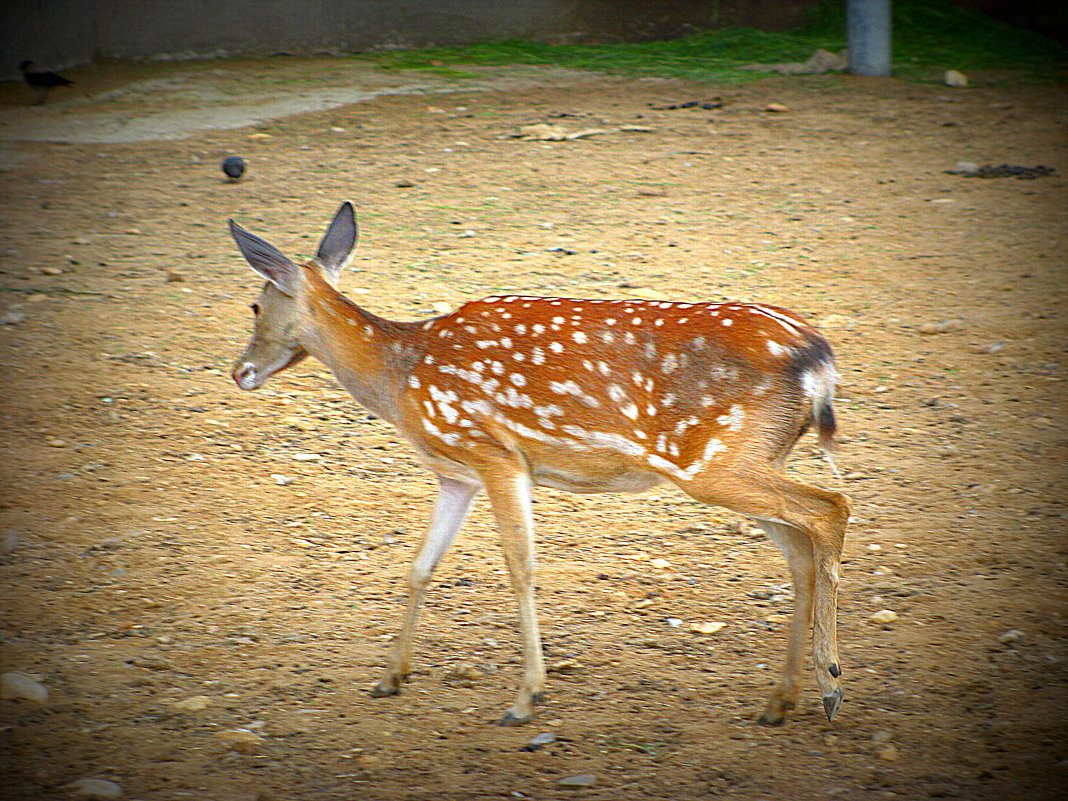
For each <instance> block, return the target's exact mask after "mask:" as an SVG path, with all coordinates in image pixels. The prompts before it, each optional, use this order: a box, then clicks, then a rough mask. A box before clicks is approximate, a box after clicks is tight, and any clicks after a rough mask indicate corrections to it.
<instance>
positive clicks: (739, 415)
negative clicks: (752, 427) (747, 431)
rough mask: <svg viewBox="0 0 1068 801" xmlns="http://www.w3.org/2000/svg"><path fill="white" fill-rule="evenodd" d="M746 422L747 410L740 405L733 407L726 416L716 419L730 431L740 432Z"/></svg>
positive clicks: (722, 415)
mask: <svg viewBox="0 0 1068 801" xmlns="http://www.w3.org/2000/svg"><path fill="white" fill-rule="evenodd" d="M744 421H745V410H744V409H743V408H742V407H741V406H739V405H738V404H735V405H734V406H731V408H730V409H729V410H728V411H727V413H726V414H721V415H720V416H719V417H717V418H716V422H717V423H719V424H720V425H721V426H724V427H726V428H727V429H728V430H730V431H739V430H740V429H741V427H742V423H743V422H744Z"/></svg>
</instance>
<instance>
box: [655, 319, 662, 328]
mask: <svg viewBox="0 0 1068 801" xmlns="http://www.w3.org/2000/svg"><path fill="white" fill-rule="evenodd" d="M663 324H664V318H663V317H657V318H656V319H655V320H653V325H655V326H656V327H657V328H659V327H660V326H662V325H663Z"/></svg>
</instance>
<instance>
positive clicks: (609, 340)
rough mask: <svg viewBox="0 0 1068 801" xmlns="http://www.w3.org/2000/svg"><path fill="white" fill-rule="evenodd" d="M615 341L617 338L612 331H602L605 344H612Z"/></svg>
mask: <svg viewBox="0 0 1068 801" xmlns="http://www.w3.org/2000/svg"><path fill="white" fill-rule="evenodd" d="M615 341H616V338H615V337H614V336H613V335H612V332H611V331H602V332H601V342H603V343H604V344H606V345H611V344H612V343H613V342H615Z"/></svg>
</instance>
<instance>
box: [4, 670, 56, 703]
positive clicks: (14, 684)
mask: <svg viewBox="0 0 1068 801" xmlns="http://www.w3.org/2000/svg"><path fill="white" fill-rule="evenodd" d="M0 698H3V699H4V700H5V701H34V702H35V703H38V704H43V703H45V702H46V701H47V700H48V688H47V687H45V686H44V685H43V684H41V682H39V681H37V679H35V678H33V676H27V675H26V674H25V673H19V672H17V671H12V672H10V673H4V674H3V675H2V676H0Z"/></svg>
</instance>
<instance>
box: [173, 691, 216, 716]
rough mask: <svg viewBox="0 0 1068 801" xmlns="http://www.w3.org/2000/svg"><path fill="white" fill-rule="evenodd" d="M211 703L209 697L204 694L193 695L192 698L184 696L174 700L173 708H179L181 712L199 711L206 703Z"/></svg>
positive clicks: (204, 707) (205, 706)
mask: <svg viewBox="0 0 1068 801" xmlns="http://www.w3.org/2000/svg"><path fill="white" fill-rule="evenodd" d="M210 703H211V698H209V697H208V696H206V695H194V696H193V697H192V698H186V699H185V700H182V701H175V702H174V708H175V709H180V710H182V711H183V712H200V711H201V710H202V709H206V708H207V706H208V704H210Z"/></svg>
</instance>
